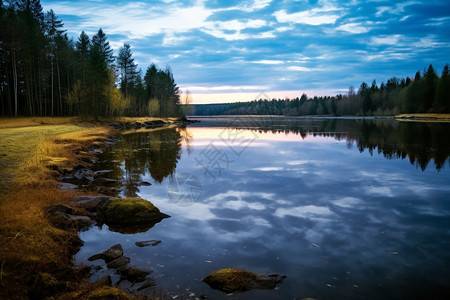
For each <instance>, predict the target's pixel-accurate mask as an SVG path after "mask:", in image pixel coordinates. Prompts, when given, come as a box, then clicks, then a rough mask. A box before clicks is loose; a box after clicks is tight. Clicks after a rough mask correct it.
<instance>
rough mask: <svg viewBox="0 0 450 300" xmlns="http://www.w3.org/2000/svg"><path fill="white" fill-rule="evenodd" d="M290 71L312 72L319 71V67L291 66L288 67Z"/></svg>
mask: <svg viewBox="0 0 450 300" xmlns="http://www.w3.org/2000/svg"><path fill="white" fill-rule="evenodd" d="M287 69H288V70H290V71H301V72H311V71H319V69H317V68H307V67H301V66H289V67H287Z"/></svg>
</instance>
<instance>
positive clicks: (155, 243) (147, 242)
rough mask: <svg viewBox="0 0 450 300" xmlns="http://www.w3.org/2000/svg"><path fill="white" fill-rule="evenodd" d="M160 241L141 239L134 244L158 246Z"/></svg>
mask: <svg viewBox="0 0 450 300" xmlns="http://www.w3.org/2000/svg"><path fill="white" fill-rule="evenodd" d="M160 243H161V241H160V240H150V241H142V242H136V243H135V245H136V246H138V247H147V246H150V245H152V246H153V247H155V246H158V245H159V244H160Z"/></svg>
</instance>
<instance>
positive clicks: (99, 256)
mask: <svg viewBox="0 0 450 300" xmlns="http://www.w3.org/2000/svg"><path fill="white" fill-rule="evenodd" d="M97 259H105V253H104V252H102V253H97V254H94V255H92V256H91V257H89V258H88V261H94V260H97Z"/></svg>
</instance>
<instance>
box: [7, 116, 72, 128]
mask: <svg viewBox="0 0 450 300" xmlns="http://www.w3.org/2000/svg"><path fill="white" fill-rule="evenodd" d="M77 122H80V118H78V117H35V118H0V129H4V128H17V127H29V126H39V125H62V124H74V123H77Z"/></svg>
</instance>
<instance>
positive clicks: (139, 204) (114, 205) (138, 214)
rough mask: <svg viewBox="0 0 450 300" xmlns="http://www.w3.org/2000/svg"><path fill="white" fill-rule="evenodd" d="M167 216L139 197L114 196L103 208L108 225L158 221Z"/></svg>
mask: <svg viewBox="0 0 450 300" xmlns="http://www.w3.org/2000/svg"><path fill="white" fill-rule="evenodd" d="M168 217H170V216H168V215H166V214H163V213H161V212H160V211H159V209H158V208H157V207H156V206H154V205H153V204H152V203H151V202H149V201H146V200H144V199H141V198H114V199H112V201H111V202H110V203H109V204H108V206H107V207H106V210H105V223H106V224H108V225H109V224H113V225H139V224H146V223H152V222H160V221H161V220H162V219H164V218H168Z"/></svg>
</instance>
